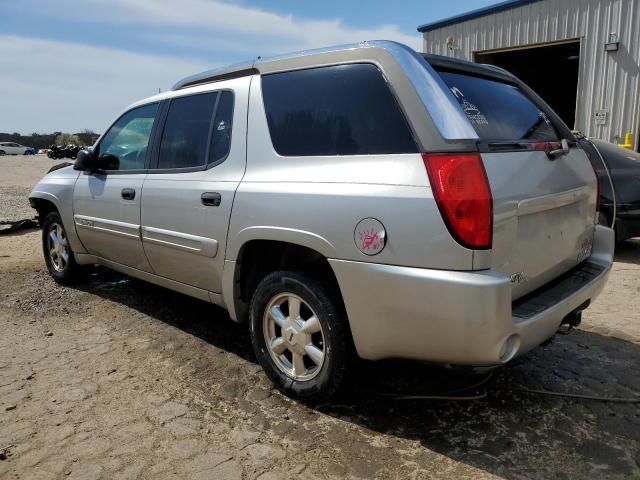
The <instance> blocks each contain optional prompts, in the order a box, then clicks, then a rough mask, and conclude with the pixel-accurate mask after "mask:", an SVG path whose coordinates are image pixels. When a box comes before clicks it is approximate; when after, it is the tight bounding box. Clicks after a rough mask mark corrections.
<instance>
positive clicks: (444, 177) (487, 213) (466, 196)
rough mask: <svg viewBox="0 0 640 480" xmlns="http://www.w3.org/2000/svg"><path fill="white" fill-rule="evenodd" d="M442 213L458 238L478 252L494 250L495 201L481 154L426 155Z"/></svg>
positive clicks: (432, 187)
mask: <svg viewBox="0 0 640 480" xmlns="http://www.w3.org/2000/svg"><path fill="white" fill-rule="evenodd" d="M422 159H423V161H424V165H425V167H426V169H427V173H428V175H429V180H430V181H431V189H432V191H433V196H434V197H435V199H436V203H437V204H438V208H439V209H440V213H441V214H442V217H443V219H444V221H445V223H446V224H447V227H448V228H449V231H450V232H451V234H452V235H453V236H454V238H455V239H456V240H457V241H458V242H459V243H461V244H462V245H463V246H465V247H468V248H472V249H475V250H484V249H489V248H491V242H492V239H493V199H492V198H491V189H490V188H489V180H488V179H487V173H486V172H485V170H484V165H483V164H482V159H481V158H480V155H479V154H477V153H459V154H456V153H423V154H422Z"/></svg>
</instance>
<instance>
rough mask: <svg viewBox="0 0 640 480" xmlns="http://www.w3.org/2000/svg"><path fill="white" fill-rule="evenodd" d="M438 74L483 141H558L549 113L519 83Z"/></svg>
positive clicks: (449, 72)
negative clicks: (530, 97)
mask: <svg viewBox="0 0 640 480" xmlns="http://www.w3.org/2000/svg"><path fill="white" fill-rule="evenodd" d="M438 73H439V74H440V77H442V80H443V81H444V83H445V84H446V85H447V86H448V87H449V89H450V90H451V92H452V93H453V95H454V97H456V99H457V100H458V103H459V104H460V106H461V107H462V110H463V111H464V113H465V115H466V116H467V118H468V119H469V122H471V125H472V126H473V128H474V129H475V131H476V133H477V134H478V137H480V139H481V140H484V141H497V142H500V141H527V140H530V141H557V140H558V133H557V132H556V130H555V128H554V127H553V125H552V123H551V121H550V120H549V118H548V117H547V115H546V114H545V113H544V112H543V111H542V110H541V109H540V108H538V106H537V105H536V104H535V103H533V101H532V100H531V99H529V98H528V97H527V96H526V95H525V94H524V93H523V92H522V91H521V90H520V89H519V88H518V87H517V86H515V85H512V84H510V83H505V82H501V81H498V80H494V79H489V78H484V77H477V76H473V75H469V74H464V73H459V72H451V71H438Z"/></svg>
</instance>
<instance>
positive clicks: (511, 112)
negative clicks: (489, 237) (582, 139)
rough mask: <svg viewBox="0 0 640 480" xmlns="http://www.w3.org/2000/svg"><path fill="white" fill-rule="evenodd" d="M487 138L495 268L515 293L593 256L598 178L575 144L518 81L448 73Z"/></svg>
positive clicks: (484, 152)
mask: <svg viewBox="0 0 640 480" xmlns="http://www.w3.org/2000/svg"><path fill="white" fill-rule="evenodd" d="M439 74H440V76H441V77H442V79H443V80H444V82H445V83H446V84H447V86H448V87H449V88H450V90H451V92H452V93H453V95H454V96H455V97H456V99H457V100H458V102H459V103H460V106H461V107H462V109H463V111H464V112H465V114H466V116H467V118H468V119H469V121H470V122H471V124H472V126H473V127H474V129H475V130H476V132H477V134H478V137H479V138H480V140H479V143H478V147H479V150H480V152H481V156H482V159H483V162H484V166H485V170H486V172H487V176H488V179H489V184H490V186H491V192H492V195H493V209H494V231H493V247H492V251H491V260H490V264H491V267H492V268H494V269H496V270H498V271H500V272H503V273H505V274H507V275H509V276H510V277H511V280H512V285H513V298H514V299H515V298H518V297H520V296H522V295H524V294H526V293H528V292H530V291H532V290H534V289H535V288H537V287H540V286H542V285H544V284H545V283H547V282H549V281H550V280H552V279H553V278H555V277H557V276H558V275H560V274H562V273H564V272H566V271H567V270H569V269H571V268H572V267H573V266H575V265H577V264H578V263H580V262H581V261H582V260H584V259H585V258H586V257H588V256H589V255H590V253H591V242H592V237H593V230H594V222H595V210H596V205H595V204H596V195H597V194H596V192H597V188H596V182H597V180H596V177H595V175H594V172H593V169H592V167H591V165H590V163H589V161H588V159H587V157H586V155H585V153H584V151H583V150H582V149H580V148H579V147H578V146H577V144H576V143H575V142H572V143H571V144H570V146H571V148H569V149H568V150H565V151H563V152H562V153H557V154H556V155H550V154H549V153H548V152H549V151H551V150H561V149H562V145H561V143H560V140H561V135H560V134H559V131H561V130H566V128H562V129H561V126H560V125H558V123H555V122H557V120H554V121H552V120H551V119H550V118H549V115H548V114H547V113H545V110H546V108H545V107H543V106H542V105H540V104H539V102H538V101H537V100H536V99H535V98H534V96H533V95H531V94H529V93H527V92H526V91H525V90H524V89H523V88H521V87H520V86H519V85H518V84H517V83H515V82H509V81H507V80H505V79H504V78H496V77H492V76H490V75H488V76H482V75H478V74H476V73H468V72H463V71H460V70H457V71H456V70H442V69H441V70H440V71H439Z"/></svg>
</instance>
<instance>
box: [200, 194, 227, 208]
mask: <svg viewBox="0 0 640 480" xmlns="http://www.w3.org/2000/svg"><path fill="white" fill-rule="evenodd" d="M200 201H201V202H202V204H203V205H206V206H207V207H219V206H220V202H221V201H222V195H220V194H219V193H218V192H204V193H203V194H202V195H200Z"/></svg>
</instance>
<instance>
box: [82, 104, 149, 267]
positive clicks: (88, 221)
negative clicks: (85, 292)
mask: <svg viewBox="0 0 640 480" xmlns="http://www.w3.org/2000/svg"><path fill="white" fill-rule="evenodd" d="M157 111H158V104H157V103H154V104H150V105H144V106H142V107H138V108H134V109H132V110H130V111H128V112H127V113H125V114H124V115H122V116H121V117H120V118H119V119H118V120H117V121H116V122H115V123H114V124H113V125H112V126H111V128H110V129H109V131H108V132H107V133H106V134H105V135H104V137H103V138H102V139H101V141H100V143H99V144H98V145H97V146H96V154H97V155H98V156H99V157H100V158H101V159H102V161H104V162H107V163H108V165H109V166H108V168H107V169H106V170H104V171H100V172H96V173H88V172H83V173H82V174H81V175H80V176H79V177H78V180H77V182H76V185H75V189H74V192H73V209H74V211H73V213H74V221H75V225H76V230H77V232H78V236H79V237H80V240H81V241H82V244H83V245H84V247H85V248H86V249H87V251H88V252H89V253H90V254H92V255H95V256H97V257H101V258H104V259H106V260H110V261H113V262H116V263H119V264H122V265H126V266H129V267H133V268H137V269H139V270H145V271H151V268H150V266H149V262H148V261H147V259H146V257H145V255H144V251H143V250H142V240H141V236H140V199H141V195H142V184H143V182H144V179H145V176H146V173H145V167H146V161H147V152H148V150H149V149H148V146H149V140H150V138H151V132H152V130H153V125H154V122H155V118H156V113H157Z"/></svg>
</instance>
